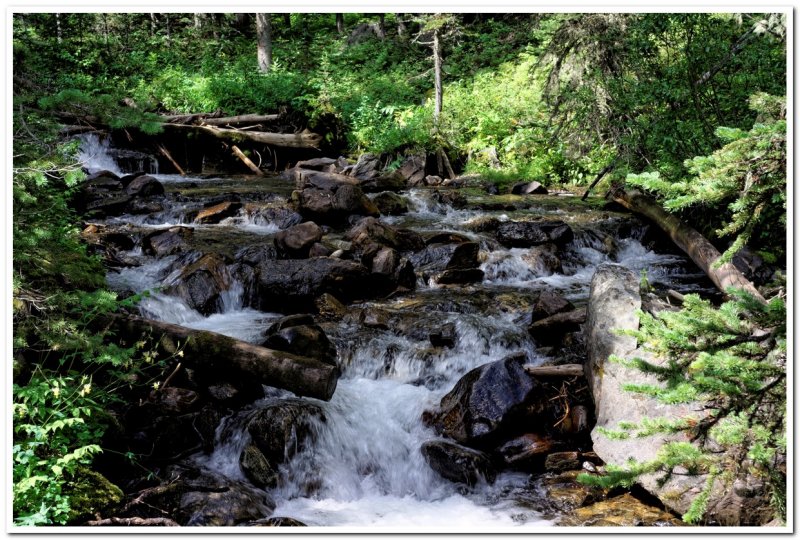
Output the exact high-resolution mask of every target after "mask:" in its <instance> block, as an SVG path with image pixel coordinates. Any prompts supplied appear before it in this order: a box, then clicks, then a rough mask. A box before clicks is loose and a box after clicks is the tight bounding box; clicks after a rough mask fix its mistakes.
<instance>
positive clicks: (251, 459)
mask: <svg viewBox="0 0 800 540" xmlns="http://www.w3.org/2000/svg"><path fill="white" fill-rule="evenodd" d="M239 467H241V469H242V472H243V473H244V475H245V476H246V477H247V479H248V480H250V481H251V482H252V483H253V484H254V485H255V486H256V487H260V488H262V489H265V488H274V487H276V486H277V485H278V471H276V470H275V468H274V467H273V466H272V465H270V463H269V461H268V460H267V458H265V457H264V454H262V453H261V450H259V449H258V447H257V446H256V445H254V444H248V445H247V446H245V447H244V449H243V450H242V453H241V454H240V455H239Z"/></svg>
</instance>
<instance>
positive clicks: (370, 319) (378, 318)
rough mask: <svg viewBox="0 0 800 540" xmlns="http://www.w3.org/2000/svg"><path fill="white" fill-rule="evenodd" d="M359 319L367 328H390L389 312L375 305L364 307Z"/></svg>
mask: <svg viewBox="0 0 800 540" xmlns="http://www.w3.org/2000/svg"><path fill="white" fill-rule="evenodd" d="M359 321H360V322H361V324H363V325H364V326H366V327H367V328H379V329H383V330H388V329H389V314H388V313H386V312H385V311H383V310H382V309H378V308H374V307H369V308H366V309H362V310H361V313H360V314H359Z"/></svg>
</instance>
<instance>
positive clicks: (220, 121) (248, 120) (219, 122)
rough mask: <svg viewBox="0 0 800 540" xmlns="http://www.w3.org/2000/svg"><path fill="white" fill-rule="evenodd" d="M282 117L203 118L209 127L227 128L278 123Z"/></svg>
mask: <svg viewBox="0 0 800 540" xmlns="http://www.w3.org/2000/svg"><path fill="white" fill-rule="evenodd" d="M280 117H281V115H279V114H242V115H239V116H222V117H220V118H202V122H203V123H204V124H208V125H209V126H227V125H234V124H258V123H261V122H264V123H267V122H277V121H278V120H279V119H280ZM198 119H199V118H198Z"/></svg>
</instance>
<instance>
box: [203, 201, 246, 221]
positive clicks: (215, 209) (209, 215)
mask: <svg viewBox="0 0 800 540" xmlns="http://www.w3.org/2000/svg"><path fill="white" fill-rule="evenodd" d="M241 207H242V203H240V202H233V201H226V202H221V203H219V204H215V205H214V206H210V207H208V208H203V209H202V210H200V212H199V213H198V214H197V217H195V218H194V222H195V223H202V224H206V225H207V224H212V223H219V222H220V221H222V220H223V219H225V218H229V217H233V216H235V215H236V214H238V213H239V209H240V208H241Z"/></svg>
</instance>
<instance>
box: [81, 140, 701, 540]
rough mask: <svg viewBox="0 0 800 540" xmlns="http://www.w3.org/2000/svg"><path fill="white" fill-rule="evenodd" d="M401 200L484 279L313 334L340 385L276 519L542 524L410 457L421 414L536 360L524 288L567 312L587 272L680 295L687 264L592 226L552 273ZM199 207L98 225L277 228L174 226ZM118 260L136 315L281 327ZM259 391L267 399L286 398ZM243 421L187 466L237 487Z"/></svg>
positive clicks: (426, 203)
mask: <svg viewBox="0 0 800 540" xmlns="http://www.w3.org/2000/svg"><path fill="white" fill-rule="evenodd" d="M95 143H96V141H95V142H89V143H87V147H86V149H85V152H86V153H87V155H88V154H92V153H93V152H95V151H96V150H97V149H98V147H96V146H94V145H95ZM102 148H103V147H102V145H101V146H100V147H99V149H100V150H102ZM92 155H93V156H94V157H93V159H94V161H93V162H92V163H94V164H95V165H98V164H103V165H102V166H103V168H109V167H108V166H107V165H108V163H107V162H106V161H104V158H103V157H102V156H99V155H98V154H97V153H94V154H92ZM162 178H163V177H162ZM165 180H166V179H165ZM173 180H174V182H173V183H172V184H170V181H173ZM225 182H226V180H224V179H211V180H209V179H194V178H181V179H180V180H177V179H169V180H168V181H167V182H166V184H167V185H168V186H170V185H175V186H184V185H185V186H188V185H190V184H192V183H196V184H198V185H202V186H203V187H204V188H206V189H208V188H213V187H214V186H218V187H219V189H220V192H225V190H226V189H227V185H228V184H225ZM253 189H255V188H253ZM168 195H169V192H168ZM261 195H263V193H261V194H259V196H261ZM245 196H246V195H242V197H245ZM409 196H410V198H411V199H412V201H411V202H412V205H411V206H412V208H413V210H412V212H411V213H410V214H408V215H406V216H402V217H400V218H393V221H395V222H396V223H398V224H399V225H402V226H411V227H414V228H417V229H418V230H427V231H431V230H452V231H460V232H462V233H464V234H466V235H469V236H470V237H471V238H473V239H477V240H479V243H480V245H481V248H482V250H483V253H482V256H483V260H484V262H483V264H482V266H481V269H482V270H483V271H484V272H485V279H484V281H483V282H482V283H479V284H475V285H470V286H465V287H460V288H456V289H442V288H432V287H422V288H420V289H418V290H417V291H416V292H415V293H411V294H409V295H406V296H405V297H403V298H399V299H391V300H384V301H376V302H370V303H367V304H364V305H362V306H356V309H358V308H362V309H381V310H384V311H386V312H387V313H390V314H392V315H393V316H395V317H397V321H399V322H397V324H393V325H392V326H391V327H389V326H384V327H376V328H365V327H364V326H363V325H361V324H359V323H357V322H355V321H353V320H352V319H348V320H343V321H342V322H340V323H338V324H335V325H330V324H329V326H327V327H326V328H325V331H326V333H327V334H328V336H329V337H330V339H331V340H332V341H333V342H334V343H335V344H336V346H337V350H338V363H339V365H340V366H341V368H342V376H341V378H340V380H339V383H338V387H337V390H336V392H335V394H334V396H333V398H332V399H331V401H330V402H321V401H316V400H311V399H309V400H308V401H310V402H313V403H315V404H316V405H318V406H319V407H321V409H322V410H323V412H324V416H325V419H326V420H325V421H324V422H319V421H318V422H316V423H314V425H313V429H314V430H315V433H316V437H315V438H314V442H313V444H308V445H306V446H305V447H302V448H300V449H299V451H298V452H297V453H296V455H294V456H293V457H292V458H291V459H289V460H288V461H287V462H285V463H283V464H282V465H280V469H279V473H280V481H279V484H278V487H277V488H275V489H272V490H271V492H270V494H271V496H272V497H273V498H274V499H275V501H276V503H277V508H276V510H275V515H276V516H289V517H292V518H295V519H298V520H300V521H303V522H305V523H306V524H308V525H316V526H339V525H341V526H379V527H401V528H402V527H424V528H425V529H426V530H435V529H436V528H445V529H448V528H453V527H458V528H460V529H464V530H470V531H473V532H478V531H481V530H484V531H485V530H489V531H494V530H498V529H502V528H504V527H523V526H524V527H526V528H527V527H532V526H543V525H548V524H549V523H550V522H549V521H547V520H545V519H543V517H542V515H541V514H540V513H538V512H537V511H535V510H533V509H531V505H530V504H529V500H530V499H531V498H532V497H533V498H535V497H538V496H539V495H537V494H536V493H532V492H531V489H532V488H531V487H530V479H529V475H527V474H522V473H511V472H506V473H503V474H501V475H500V476H499V477H498V478H497V480H496V481H495V482H494V483H493V484H492V485H489V484H487V483H485V482H481V483H479V484H478V485H476V486H475V487H473V488H466V487H465V486H460V485H457V484H454V483H452V482H450V481H448V480H445V479H443V478H442V477H440V476H439V475H438V474H437V473H435V472H434V471H433V470H432V469H431V468H430V467H429V466H428V465H427V463H426V462H425V460H424V458H423V456H422V454H421V452H420V446H421V444H422V443H424V442H425V441H428V440H431V439H435V438H437V435H436V434H435V433H434V431H433V430H432V429H431V428H429V427H426V425H425V424H424V423H423V421H422V416H423V412H424V411H425V410H430V409H433V408H435V407H436V406H437V404H438V402H439V400H440V399H441V398H442V396H443V395H444V394H446V393H447V392H448V391H450V389H452V387H453V385H454V384H455V383H456V382H457V381H458V380H459V378H460V377H462V376H463V375H464V374H465V373H466V372H467V371H469V370H470V369H473V368H475V367H478V366H480V365H483V364H485V363H487V362H492V361H495V360H499V359H502V358H504V357H505V356H507V355H509V354H512V353H517V352H520V351H521V352H524V353H525V354H526V356H527V359H528V363H532V364H537V363H540V362H541V361H542V360H543V358H544V357H543V356H542V355H541V354H540V353H539V352H538V351H537V345H536V343H535V342H534V341H533V340H532V338H531V337H530V335H529V334H528V332H527V329H526V327H527V323H529V322H530V303H531V301H530V298H531V294H532V292H535V291H536V290H541V289H545V288H556V289H559V290H561V291H562V292H564V293H565V295H566V296H567V297H568V298H569V299H571V300H572V301H574V302H576V303H585V301H586V298H587V297H588V288H589V282H590V280H591V277H592V274H593V272H594V269H595V267H596V266H597V265H598V264H601V263H603V262H617V263H620V264H623V265H626V266H628V267H630V268H631V269H633V270H634V271H636V272H639V271H641V270H646V271H647V272H648V278H649V279H650V280H651V282H655V283H658V284H661V285H662V286H665V287H674V288H677V289H679V290H683V291H686V290H690V289H691V288H692V287H695V286H696V285H695V282H696V281H697V280H695V282H693V281H692V274H691V272H687V271H686V265H685V258H682V257H679V256H673V255H660V254H656V253H654V252H652V251H650V250H648V249H646V248H645V247H644V246H643V245H642V244H641V242H640V241H639V240H638V239H637V238H633V237H626V238H620V237H619V235H618V234H617V233H616V232H615V230H614V228H613V227H610V228H608V227H606V228H605V229H603V227H601V229H603V230H597V229H593V228H592V226H591V225H588V226H587V225H583V226H580V227H575V229H576V236H575V240H574V241H573V242H572V243H571V244H570V245H569V246H568V248H567V253H566V255H565V256H564V260H563V261H562V265H563V268H562V271H560V272H555V273H553V272H552V271H550V270H548V269H546V268H543V267H542V266H541V265H537V264H535V263H532V262H531V257H530V255H531V253H530V250H528V249H520V248H514V249H506V248H503V247H502V246H499V245H498V244H497V242H496V241H495V240H494V239H493V238H489V237H488V236H487V235H478V234H475V233H471V232H469V231H467V230H465V226H464V223H465V222H466V221H468V220H471V219H473V218H475V217H478V216H481V215H483V214H487V212H479V211H475V210H453V209H452V208H450V207H448V206H446V205H442V204H441V203H435V202H431V201H430V199H428V198H427V197H426V194H425V193H424V190H413V191H412V192H411V193H410V194H409ZM202 202H203V201H202V200H197V199H194V200H193V199H191V198H190V197H189V198H187V197H183V199H182V200H181V202H180V203H178V202H174V203H173V206H171V207H170V208H172V209H173V211H172V213H170V212H169V211H167V212H163V213H160V214H159V213H156V214H150V216H149V217H148V218H147V219H149V220H150V222H149V223H146V221H147V220H143V219H141V218H139V217H134V216H128V215H126V216H122V217H121V218H114V219H112V220H108V222H109V223H113V224H117V225H118V224H120V223H128V224H132V225H133V226H134V227H139V228H145V229H147V228H162V227H163V228H166V227H167V226H169V225H173V224H177V223H182V224H185V225H188V226H191V227H193V228H195V229H196V230H195V233H194V235H195V237H197V236H198V235H199V234H200V233H202V232H203V231H217V230H223V229H224V230H225V231H227V232H226V234H227V236H226V237H225V243H226V245H228V244H234V245H235V246H236V247H241V246H243V245H247V244H253V245H263V244H264V242H271V237H270V236H269V235H271V234H273V233H274V232H275V231H276V230H277V229H278V226H277V225H276V224H275V223H272V222H268V221H263V220H261V221H259V220H260V219H261V218H258V217H253V216H252V215H248V214H246V213H244V212H240V214H239V215H237V216H235V217H233V218H228V219H227V220H225V221H223V222H222V223H220V224H217V225H204V226H202V227H197V226H196V225H192V224H190V223H188V220H182V219H180V218H178V219H176V213H177V214H179V215H183V214H180V213H181V212H183V213H184V214H185V213H186V212H188V210H189V209H192V208H199V207H200V206H201V205H202ZM176 208H178V210H175V209H176ZM529 213H535V212H529ZM491 215H492V216H493V217H495V218H497V219H499V220H500V221H505V220H507V219H509V218H508V216H507V215H506V214H505V213H503V212H494V213H491ZM559 218H560V219H568V218H569V214H568V213H564V212H559ZM253 227H261V228H262V231H261V233H263V234H261V235H256V236H254V235H253V231H252V230H248V229H252V228H253ZM609 238H610V240H609ZM196 239H197V238H195V240H196ZM254 243H255V244H254ZM228 247H230V246H228ZM128 255H130V256H131V257H133V258H135V259H137V260H138V261H139V263H140V264H139V265H138V266H132V267H128V268H123V269H120V270H116V271H112V272H109V275H108V283H109V285H110V286H111V287H113V288H115V289H118V290H124V291H133V292H137V293H140V292H143V291H146V290H150V291H154V292H152V293H151V294H150V295H149V296H148V297H146V298H145V299H144V300H143V301H142V302H141V304H140V310H141V312H142V313H143V314H144V315H146V316H148V317H151V318H154V319H159V320H162V321H167V322H172V323H177V324H182V325H185V326H188V327H191V328H197V329H206V330H212V331H215V332H219V333H222V334H226V335H229V336H232V337H235V338H237V339H241V340H244V341H249V342H253V343H257V342H260V341H261V340H262V339H263V336H264V331H265V329H266V328H267V327H268V326H269V324H270V323H271V322H272V321H274V320H275V319H276V318H278V317H279V315H278V314H275V313H265V312H260V311H257V310H254V309H251V308H246V307H243V300H242V296H243V291H242V286H241V284H240V283H238V282H237V281H236V280H235V279H234V278H233V277H232V276H228V278H229V282H230V287H229V288H228V289H227V290H225V291H224V292H223V294H222V297H221V299H220V302H219V309H218V311H219V312H218V313H215V314H212V315H210V316H203V315H201V314H200V313H198V312H197V311H196V310H194V309H192V308H191V307H189V306H188V305H186V303H185V302H184V301H182V300H181V299H179V298H177V297H175V296H170V295H167V294H166V293H164V292H159V291H157V290H156V289H157V288H159V287H164V286H166V285H168V284H170V283H171V282H172V280H173V279H174V277H175V272H176V271H179V270H180V268H181V265H180V264H178V263H176V261H178V260H179V259H178V256H176V255H171V256H168V257H162V258H154V257H150V256H146V255H144V254H143V253H142V251H141V248H140V247H137V248H135V249H134V250H131V251H130V252H129V253H128ZM176 264H177V268H176ZM447 323H451V324H452V325H453V328H454V330H455V340H454V343H453V346H452V348H447V347H437V348H432V347H431V343H430V341H429V339H428V336H429V330H430V329H436V328H440V327H441V326H442V325H444V324H447ZM267 391H268V393H269V395H270V396H272V397H275V396H281V395H286V394H288V393H286V392H283V391H278V390H275V389H267ZM260 403H261V402H256V403H254V404H252V405H251V406H250V407H249V409H248V410H254V409H257V408H258V407H259V406H260ZM248 410H246V411H243V412H240V413H237V414H233V415H232V416H230V417H229V418H227V419H225V420H224V421H223V423H222V425H221V426H220V427H219V429H218V430H217V438H218V440H217V445H216V447H215V449H214V451H213V452H211V453H210V454H197V455H195V456H194V457H193V461H194V463H195V464H197V465H200V466H202V467H206V468H209V469H212V470H214V471H216V472H218V473H221V474H223V475H226V476H228V477H230V478H231V479H235V480H242V481H243V480H245V477H244V475H243V474H242V472H241V470H240V468H239V454H240V452H241V450H242V448H244V446H245V445H246V444H247V442H248V440H249V435H248V434H247V430H246V429H244V420H245V418H246V415H247V413H248ZM525 530H527V529H525Z"/></svg>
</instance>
